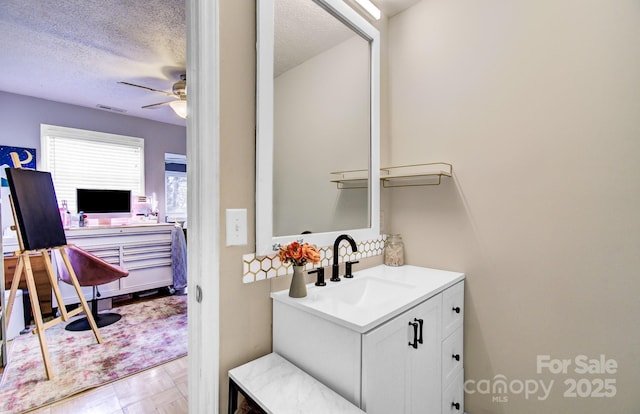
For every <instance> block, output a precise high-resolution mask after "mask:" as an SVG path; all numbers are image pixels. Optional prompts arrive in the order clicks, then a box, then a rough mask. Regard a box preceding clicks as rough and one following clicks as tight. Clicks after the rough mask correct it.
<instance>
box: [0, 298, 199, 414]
mask: <svg viewBox="0 0 640 414" xmlns="http://www.w3.org/2000/svg"><path fill="white" fill-rule="evenodd" d="M112 312H116V313H119V314H120V315H122V319H120V321H118V322H117V323H115V324H113V325H110V326H106V327H104V328H100V335H101V336H102V339H103V342H104V343H103V344H98V343H97V342H96V339H95V336H94V335H93V332H92V331H85V332H70V331H66V330H65V329H64V326H65V324H64V323H61V324H58V325H56V326H54V327H52V328H49V329H47V330H46V331H45V332H46V336H47V343H48V346H49V356H50V358H51V366H52V368H53V375H54V378H53V379H51V380H47V376H46V373H45V370H44V362H43V360H42V354H41V353H40V346H39V344H38V336H37V335H33V334H23V335H20V336H18V337H17V338H15V339H14V340H13V343H12V345H11V349H10V351H9V353H8V356H9V365H8V366H7V368H6V370H5V373H4V377H3V380H2V383H1V384H0V413H20V412H24V411H26V410H32V409H35V408H37V407H40V406H43V405H46V404H51V403H52V402H55V401H58V400H61V399H64V398H67V397H69V396H71V395H74V394H77V393H79V392H82V391H84V390H87V389H90V388H93V387H97V386H100V385H104V384H106V383H109V382H112V381H115V380H117V379H120V378H123V377H126V376H128V375H131V374H135V373H136V372H140V371H142V370H145V369H148V368H151V367H154V366H156V365H158V364H163V363H165V362H168V361H171V360H173V359H176V358H179V357H182V356H184V355H186V354H187V331H188V330H187V296H178V295H175V296H166V297H160V298H156V299H153V300H147V301H145V302H140V303H135V304H131V305H126V306H122V307H119V308H114V309H113V310H112Z"/></svg>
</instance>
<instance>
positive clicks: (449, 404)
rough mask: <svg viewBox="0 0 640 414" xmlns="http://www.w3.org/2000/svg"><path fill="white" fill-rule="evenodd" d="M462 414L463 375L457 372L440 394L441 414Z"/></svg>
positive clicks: (461, 372)
mask: <svg viewBox="0 0 640 414" xmlns="http://www.w3.org/2000/svg"><path fill="white" fill-rule="evenodd" d="M463 413H464V373H463V371H462V370H460V371H459V372H458V374H457V375H456V376H455V378H454V379H453V381H452V382H451V384H449V386H448V387H446V388H445V389H444V392H443V393H442V414H463Z"/></svg>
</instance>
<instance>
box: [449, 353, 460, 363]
mask: <svg viewBox="0 0 640 414" xmlns="http://www.w3.org/2000/svg"><path fill="white" fill-rule="evenodd" d="M451 358H453V359H455V360H456V361H460V354H453V355H451Z"/></svg>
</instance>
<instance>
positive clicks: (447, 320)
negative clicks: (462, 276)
mask: <svg viewBox="0 0 640 414" xmlns="http://www.w3.org/2000/svg"><path fill="white" fill-rule="evenodd" d="M463 318H464V281H462V282H459V283H457V284H455V285H453V286H451V287H450V288H449V289H447V290H445V291H444V292H442V337H443V338H447V337H448V336H449V335H451V334H452V333H453V331H455V330H456V329H458V328H459V327H461V326H462V320H463Z"/></svg>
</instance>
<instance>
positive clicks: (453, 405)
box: [451, 402, 460, 410]
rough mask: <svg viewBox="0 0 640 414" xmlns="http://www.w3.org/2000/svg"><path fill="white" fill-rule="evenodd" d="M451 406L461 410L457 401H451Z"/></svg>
mask: <svg viewBox="0 0 640 414" xmlns="http://www.w3.org/2000/svg"><path fill="white" fill-rule="evenodd" d="M451 406H452V407H453V408H455V409H456V410H459V409H460V403H456V402H454V403H451Z"/></svg>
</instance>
